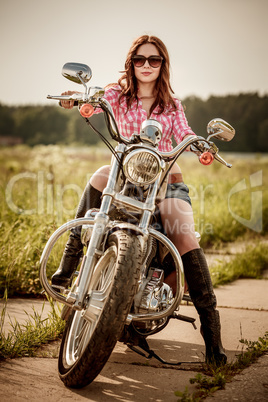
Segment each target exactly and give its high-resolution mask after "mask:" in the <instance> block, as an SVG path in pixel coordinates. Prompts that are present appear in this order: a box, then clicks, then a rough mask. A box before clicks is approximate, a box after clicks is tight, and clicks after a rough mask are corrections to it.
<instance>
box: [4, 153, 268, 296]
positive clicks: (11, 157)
mask: <svg viewBox="0 0 268 402" xmlns="http://www.w3.org/2000/svg"><path fill="white" fill-rule="evenodd" d="M225 158H226V159H227V160H228V161H230V162H232V163H233V168H232V169H227V168H226V167H224V166H222V165H220V164H218V163H214V164H212V165H211V166H206V167H205V166H202V165H201V164H199V162H198V159H197V158H195V157H194V155H186V156H185V157H182V158H181V162H180V165H181V168H182V171H183V173H184V181H185V182H186V183H187V184H188V185H189V187H190V195H191V197H192V203H193V211H194V217H195V222H196V230H197V231H199V232H200V233H201V235H202V240H201V246H202V247H203V248H204V249H206V248H207V247H212V248H214V249H217V248H219V247H221V246H222V244H224V243H226V242H234V241H236V240H238V239H239V240H240V241H241V240H242V241H243V240H245V241H249V242H250V241H254V242H255V243H256V242H260V241H261V240H262V239H263V237H264V236H266V235H267V232H268V193H267V189H268V174H267V172H268V159H267V158H266V157H259V156H255V157H254V156H252V158H250V159H239V158H235V157H234V156H231V157H230V156H229V157H228V155H227V156H226V157H225ZM109 163H110V153H109V152H107V151H106V149H105V148H102V147H95V148H86V147H85V148H80V149H76V148H71V147H60V146H36V147H34V148H28V147H26V146H18V147H13V148H1V153H0V164H1V172H0V192H1V197H0V297H3V295H4V291H5V289H6V288H7V289H8V294H9V297H12V296H16V295H25V294H29V295H37V294H38V293H39V292H40V290H41V286H40V283H39V279H38V277H39V272H38V271H39V259H40V256H41V253H42V250H43V248H44V246H45V244H46V242H47V240H48V238H49V236H50V235H51V234H52V233H53V231H54V230H55V229H56V228H57V227H59V226H60V225H61V224H63V223H64V222H66V221H68V220H71V219H73V217H74V216H75V212H76V207H77V205H78V202H79V199H80V195H81V194H82V191H83V189H84V187H85V185H86V183H87V181H88V179H89V178H90V176H91V174H92V173H93V172H94V171H96V170H97V169H98V168H99V167H100V166H102V165H104V164H109ZM258 171H262V185H261V186H259V187H256V188H254V190H256V191H257V190H259V189H260V190H261V191H262V203H263V208H262V217H263V229H262V232H260V233H258V232H255V231H253V230H251V229H250V228H248V227H246V226H245V225H243V224H241V223H239V222H238V221H237V220H236V219H234V216H233V214H236V215H237V216H241V217H243V218H244V219H250V203H251V193H250V191H243V192H242V193H241V194H237V195H234V196H233V197H232V198H231V201H230V208H231V210H232V213H233V214H231V213H230V211H229V209H228V194H229V192H230V191H231V189H232V188H233V187H234V186H235V185H236V184H237V183H238V182H239V181H241V180H243V179H245V180H246V183H247V184H248V185H249V178H250V176H251V175H252V174H254V173H256V172H258ZM65 241H66V238H64V237H63V238H62V240H61V242H59V244H57V247H55V250H54V251H53V255H52V257H51V259H50V261H49V262H50V264H49V267H48V273H49V274H50V273H52V272H53V271H55V269H56V268H57V266H58V264H59V261H60V258H61V254H62V251H63V247H64V244H65ZM257 251H258V250H257ZM264 251H265V250H263V252H264ZM261 252H262V250H261V251H260V252H258V255H259V254H260V253H261ZM252 254H254V252H253V251H252ZM264 254H265V253H264ZM265 255H266V257H267V254H265ZM266 257H265V258H266ZM239 258H240V257H239ZM251 261H252V263H253V264H255V265H256V264H258V263H259V261H257V260H256V259H254V258H251ZM238 264H239V261H238ZM242 266H243V267H244V268H243V270H244V271H248V267H246V265H245V264H244V263H243V264H242ZM217 269H218V268H217ZM219 269H220V271H221V272H218V271H217V272H216V273H215V274H214V282H215V281H216V282H218V283H224V281H226V280H227V279H226V271H228V270H230V269H233V268H232V267H231V266H229V265H228V267H227V266H225V265H224V264H223V265H221V267H220V268H219ZM236 271H237V269H234V274H233V278H236V276H237V273H235V272H236ZM239 275H243V272H242V273H239ZM258 275H259V274H258V273H257V276H258ZM231 277H232V275H231V276H230V275H229V279H228V280H232V279H231ZM216 282H215V283H216Z"/></svg>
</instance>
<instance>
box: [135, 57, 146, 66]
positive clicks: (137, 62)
mask: <svg viewBox="0 0 268 402" xmlns="http://www.w3.org/2000/svg"><path fill="white" fill-rule="evenodd" d="M145 61H146V58H145V57H143V56H135V57H133V63H134V65H135V66H136V67H142V66H143V65H144V64H145Z"/></svg>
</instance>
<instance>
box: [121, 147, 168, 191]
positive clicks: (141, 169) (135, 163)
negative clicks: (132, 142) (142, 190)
mask: <svg viewBox="0 0 268 402" xmlns="http://www.w3.org/2000/svg"><path fill="white" fill-rule="evenodd" d="M123 167H124V173H125V175H126V177H127V178H128V180H129V181H130V182H131V183H133V184H140V185H141V184H142V185H147V184H151V183H154V182H155V180H156V179H157V177H158V176H159V174H160V171H161V167H160V159H159V157H158V156H157V155H156V154H155V153H153V152H150V151H144V150H142V151H141V150H135V151H133V152H131V153H130V154H128V155H127V156H126V158H125V160H124V163H123Z"/></svg>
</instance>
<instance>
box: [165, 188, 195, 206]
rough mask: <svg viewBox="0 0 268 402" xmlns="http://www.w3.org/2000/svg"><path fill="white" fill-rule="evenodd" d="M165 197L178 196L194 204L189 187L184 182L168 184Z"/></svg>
mask: <svg viewBox="0 0 268 402" xmlns="http://www.w3.org/2000/svg"><path fill="white" fill-rule="evenodd" d="M165 198H178V199H179V200H183V201H186V202H188V204H190V205H192V203H191V198H190V196H189V188H188V186H186V184H185V183H183V182H181V183H172V184H168V185H167V192H166V197H165Z"/></svg>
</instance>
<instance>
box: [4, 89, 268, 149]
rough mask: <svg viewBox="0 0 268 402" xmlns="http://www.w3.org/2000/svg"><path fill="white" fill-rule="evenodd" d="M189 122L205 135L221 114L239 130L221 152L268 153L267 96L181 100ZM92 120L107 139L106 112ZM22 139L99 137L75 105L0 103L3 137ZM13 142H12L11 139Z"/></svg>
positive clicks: (45, 141)
mask: <svg viewBox="0 0 268 402" xmlns="http://www.w3.org/2000/svg"><path fill="white" fill-rule="evenodd" d="M182 104H183V106H184V108H185V112H186V116H187V119H188V122H189V125H190V126H191V127H192V129H193V130H194V131H195V132H196V133H197V134H198V135H202V136H205V135H206V126H207V123H208V122H209V121H210V120H211V119H213V118H215V117H220V118H222V119H224V120H226V121H227V122H228V123H230V124H231V125H232V126H233V127H234V128H235V130H236V136H235V138H234V139H233V141H232V143H231V144H228V143H221V150H222V151H233V152H268V141H267V138H268V95H264V96H260V95H259V94H258V93H242V94H237V95H227V96H211V97H209V98H208V99H207V100H203V99H201V98H199V97H196V96H191V97H187V98H185V99H184V100H183V101H182ZM90 121H91V122H92V123H93V124H94V125H95V126H96V127H97V129H98V130H100V131H101V132H102V133H104V135H105V137H106V138H108V137H109V135H108V132H107V129H106V128H105V122H104V118H103V115H102V114H100V115H95V116H92V117H91V119H90ZM1 137H2V138H6V139H8V138H9V139H11V140H12V138H13V139H15V138H16V139H19V141H20V142H22V143H24V144H27V145H30V146H34V145H37V144H45V145H48V144H87V145H93V144H97V143H98V142H99V141H100V139H99V137H98V135H97V134H96V133H94V132H93V131H92V130H91V129H90V128H89V127H88V126H87V125H86V124H85V122H84V121H83V119H82V118H81V116H80V115H79V113H78V112H77V110H76V108H75V109H73V110H71V111H70V110H64V109H62V108H60V107H57V106H16V107H11V106H6V105H2V104H0V139H1ZM10 143H12V141H11V142H10Z"/></svg>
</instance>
